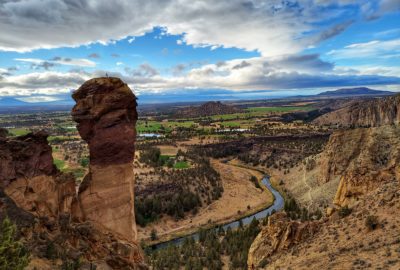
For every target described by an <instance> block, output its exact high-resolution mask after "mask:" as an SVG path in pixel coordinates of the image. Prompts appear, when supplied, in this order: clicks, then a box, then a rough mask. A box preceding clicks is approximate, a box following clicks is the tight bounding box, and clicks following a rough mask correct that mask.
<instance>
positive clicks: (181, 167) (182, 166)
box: [174, 161, 190, 169]
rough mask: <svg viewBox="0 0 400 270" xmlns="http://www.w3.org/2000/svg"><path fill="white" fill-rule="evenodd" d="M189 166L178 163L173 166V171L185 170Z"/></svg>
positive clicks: (184, 163)
mask: <svg viewBox="0 0 400 270" xmlns="http://www.w3.org/2000/svg"><path fill="white" fill-rule="evenodd" d="M189 167H190V166H189V164H188V163H187V162H186V161H178V162H177V163H175V165H174V169H187V168H189Z"/></svg>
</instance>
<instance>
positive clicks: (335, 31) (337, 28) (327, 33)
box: [316, 20, 354, 43]
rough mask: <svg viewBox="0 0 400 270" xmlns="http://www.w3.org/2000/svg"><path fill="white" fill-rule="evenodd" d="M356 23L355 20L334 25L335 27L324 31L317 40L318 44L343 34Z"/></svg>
mask: <svg viewBox="0 0 400 270" xmlns="http://www.w3.org/2000/svg"><path fill="white" fill-rule="evenodd" d="M353 23H354V20H348V21H345V22H341V23H339V24H336V25H334V26H333V27H331V28H329V29H327V30H325V31H323V32H322V33H321V34H320V35H319V36H318V37H317V39H316V42H317V43H318V42H321V41H324V40H327V39H330V38H331V37H334V36H337V35H339V34H340V33H342V32H343V31H344V30H346V29H347V28H348V27H349V26H350V25H352V24H353Z"/></svg>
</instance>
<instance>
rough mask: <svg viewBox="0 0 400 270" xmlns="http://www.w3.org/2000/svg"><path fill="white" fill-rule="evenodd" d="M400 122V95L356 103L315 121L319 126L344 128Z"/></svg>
mask: <svg viewBox="0 0 400 270" xmlns="http://www.w3.org/2000/svg"><path fill="white" fill-rule="evenodd" d="M399 122H400V95H395V96H390V97H385V98H377V99H372V100H368V101H358V102H354V103H352V104H350V105H349V106H347V107H344V108H341V109H339V110H336V111H333V112H330V113H327V114H324V115H322V116H320V117H318V118H317V119H315V120H314V121H313V123H314V124H317V125H340V126H343V127H349V126H355V127H366V126H371V127H374V126H380V125H390V124H396V123H399Z"/></svg>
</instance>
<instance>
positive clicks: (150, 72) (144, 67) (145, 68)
mask: <svg viewBox="0 0 400 270" xmlns="http://www.w3.org/2000/svg"><path fill="white" fill-rule="evenodd" d="M125 71H126V72H127V73H129V74H131V76H133V77H144V78H146V77H154V76H156V75H158V74H159V72H158V70H157V69H156V68H154V67H153V66H151V65H150V64H148V63H143V64H141V65H140V66H139V67H138V68H136V69H130V68H125Z"/></svg>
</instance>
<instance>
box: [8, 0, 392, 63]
mask: <svg viewBox="0 0 400 270" xmlns="http://www.w3.org/2000/svg"><path fill="white" fill-rule="evenodd" d="M366 2H368V1H361V0H358V1H344V0H342V1H338V0H336V1H335V0H330V1H322V0H300V1H281V0H269V1H256V0H253V1H242V0H221V1H206V0H203V1H196V2H193V1H189V0H169V1H164V0H152V1H138V0H136V1H122V0H120V1H107V0H97V1H80V0H60V1H54V0H19V1H14V0H5V1H1V2H0V14H1V16H0V50H5V51H20V52H23V51H30V50H33V49H38V48H54V47H61V46H79V45H82V44H90V43H93V42H101V43H108V42H113V41H115V40H119V39H122V38H125V37H129V40H130V41H133V40H132V37H134V36H140V35H143V34H144V33H146V32H147V31H150V30H151V29H152V28H153V27H157V26H160V27H163V29H165V31H166V32H167V33H170V34H182V35H183V37H182V39H181V40H180V41H179V43H186V44H189V45H194V46H210V47H212V48H216V47H219V46H222V47H237V48H242V49H246V50H257V51H259V52H261V53H262V55H263V56H277V55H282V54H288V53H296V52H299V51H301V50H303V49H304V48H306V47H308V46H310V45H313V44H314V43H316V42H318V41H320V40H323V39H326V38H330V37H332V36H334V35H336V34H338V33H340V32H341V31H343V30H344V29H345V28H346V27H347V26H348V25H349V24H350V23H351V22H349V21H348V20H347V19H344V18H343V12H344V11H346V9H348V8H349V6H350V4H351V8H354V7H356V8H358V9H359V10H360V12H362V11H363V10H367V11H368V12H370V13H371V12H372V13H371V14H375V16H379V15H380V14H383V13H386V12H390V11H393V10H397V8H398V7H397V5H396V3H398V1H397V0H379V1H376V3H377V4H374V5H371V6H368V7H365V5H366V4H365V3H366ZM318 4H319V5H318ZM321 4H322V6H321ZM324 5H329V6H330V8H329V9H327V8H324ZM326 18H330V21H332V25H331V26H330V28H329V26H328V29H327V28H326V27H324V28H322V26H319V25H321V24H319V23H318V22H322V21H326ZM325 25H326V24H325ZM305 33H307V34H305ZM27 41H29V42H27Z"/></svg>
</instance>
